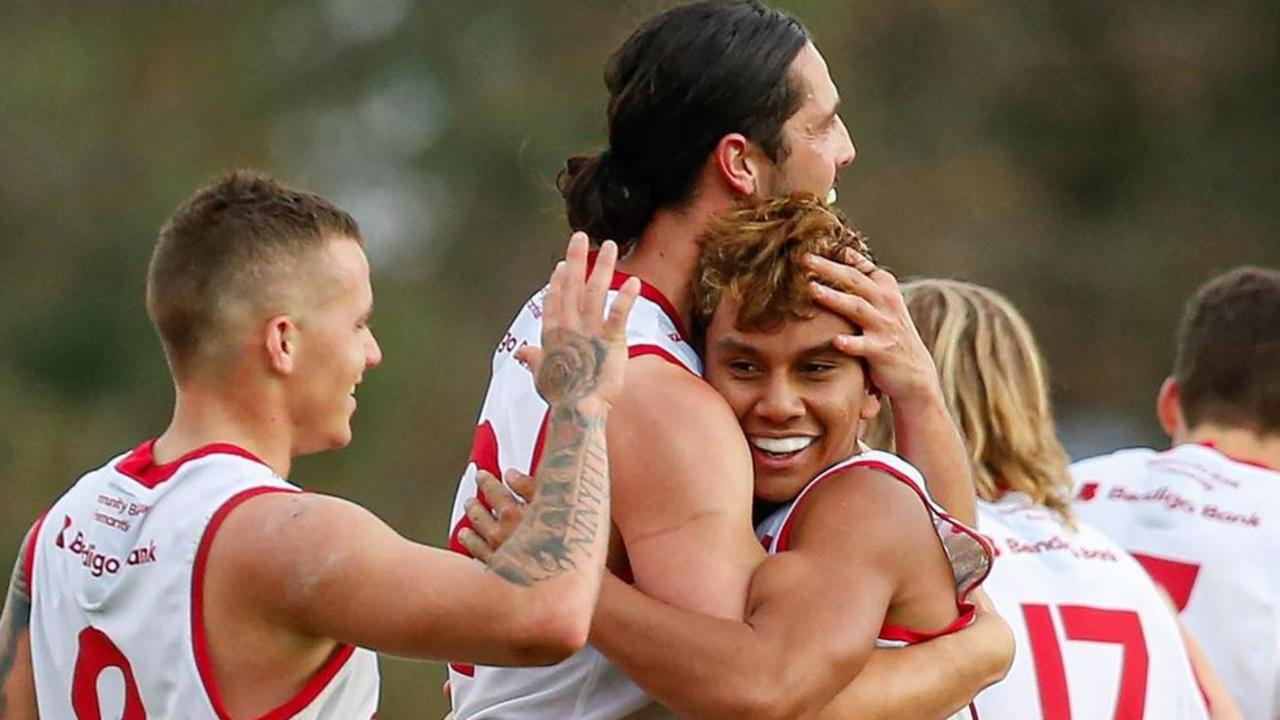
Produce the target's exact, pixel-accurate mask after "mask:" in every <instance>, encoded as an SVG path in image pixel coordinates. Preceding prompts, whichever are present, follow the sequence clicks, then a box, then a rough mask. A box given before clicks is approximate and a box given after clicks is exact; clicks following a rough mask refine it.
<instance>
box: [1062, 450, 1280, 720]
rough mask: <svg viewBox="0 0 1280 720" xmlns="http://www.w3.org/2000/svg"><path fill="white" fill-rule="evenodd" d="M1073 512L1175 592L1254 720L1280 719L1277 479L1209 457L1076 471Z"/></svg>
mask: <svg viewBox="0 0 1280 720" xmlns="http://www.w3.org/2000/svg"><path fill="white" fill-rule="evenodd" d="M1072 474H1073V476H1074V479H1075V483H1076V489H1077V492H1076V501H1075V504H1074V508H1075V511H1076V512H1077V513H1078V514H1079V515H1080V516H1081V517H1082V518H1084V519H1085V520H1087V521H1089V522H1090V523H1093V524H1094V525H1096V526H1097V527H1098V528H1099V529H1101V530H1102V531H1103V532H1105V533H1107V535H1109V536H1110V537H1111V539H1112V540H1114V541H1116V543H1118V544H1119V545H1120V546H1122V547H1124V548H1125V549H1126V550H1128V551H1129V552H1131V553H1134V554H1135V556H1136V557H1138V559H1139V560H1140V561H1142V562H1143V563H1144V564H1145V565H1147V566H1148V570H1149V571H1150V572H1151V573H1152V575H1153V576H1154V577H1155V578H1156V580H1157V581H1160V582H1161V583H1162V584H1164V585H1166V586H1167V587H1168V589H1169V593H1170V595H1171V596H1173V597H1174V598H1175V600H1176V601H1178V602H1179V604H1182V602H1183V601H1184V600H1185V603H1186V604H1185V607H1184V608H1183V610H1182V620H1183V622H1184V623H1186V625H1187V627H1189V628H1190V629H1191V631H1192V633H1193V634H1194V635H1195V636H1196V639H1197V640H1198V641H1199V642H1200V644H1201V645H1202V646H1203V648H1204V651H1205V653H1206V655H1208V657H1209V660H1210V662H1211V663H1212V665H1213V667H1214V669H1215V670H1217V672H1218V674H1219V675H1221V676H1222V679H1223V681H1224V682H1225V683H1226V685H1227V688H1228V689H1229V690H1230V692H1231V694H1232V696H1233V697H1234V698H1235V699H1236V701H1237V702H1238V703H1239V704H1240V707H1241V710H1242V711H1243V712H1244V716H1245V717H1246V718H1249V720H1254V719H1255V718H1256V719H1257V720H1277V719H1280V472H1276V471H1274V470H1269V469H1266V468H1262V467H1259V466H1256V465H1250V464H1246V463H1242V462H1237V461H1235V460H1232V459H1231V458H1228V457H1226V456H1225V455H1223V454H1222V453H1220V452H1218V451H1217V450H1214V449H1212V448H1209V447H1205V446H1203V445H1198V444H1184V445H1178V446H1177V447H1174V448H1172V449H1171V450H1167V451H1163V452H1157V451H1155V450H1148V449H1131V450H1121V451H1119V452H1116V453H1112V454H1111V455H1105V456H1102V457H1097V458H1092V459H1089V460H1084V461H1081V462H1078V463H1076V464H1075V465H1073V466H1072Z"/></svg>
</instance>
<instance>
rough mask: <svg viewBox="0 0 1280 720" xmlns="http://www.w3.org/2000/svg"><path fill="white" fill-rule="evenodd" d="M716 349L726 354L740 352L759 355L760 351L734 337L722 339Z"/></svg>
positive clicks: (718, 341)
mask: <svg viewBox="0 0 1280 720" xmlns="http://www.w3.org/2000/svg"><path fill="white" fill-rule="evenodd" d="M715 344H716V347H717V348H718V349H720V350H722V351H724V352H740V353H749V354H751V355H758V354H759V351H758V350H756V349H755V348H754V347H752V346H751V345H748V344H747V343H745V342H742V341H741V340H738V339H736V338H733V337H727V338H721V339H719V340H717V341H716V343H715Z"/></svg>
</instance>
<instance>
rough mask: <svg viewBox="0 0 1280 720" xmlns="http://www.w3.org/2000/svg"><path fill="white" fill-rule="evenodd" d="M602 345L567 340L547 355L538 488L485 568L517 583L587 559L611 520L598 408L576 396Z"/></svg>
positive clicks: (586, 389)
mask: <svg viewBox="0 0 1280 720" xmlns="http://www.w3.org/2000/svg"><path fill="white" fill-rule="evenodd" d="M604 352H605V348H604V346H603V344H602V343H600V342H599V341H592V340H588V339H585V338H567V339H565V341H564V342H563V344H562V345H561V346H560V347H558V348H557V350H556V351H555V352H553V353H551V354H550V355H548V356H547V357H546V358H545V359H544V360H543V364H542V368H541V371H540V372H539V374H538V387H539V391H541V392H542V394H543V396H544V397H546V398H547V399H548V400H549V401H550V402H551V410H550V413H551V416H550V418H549V419H548V425H547V436H546V443H545V445H544V446H543V447H544V450H543V456H542V461H541V464H540V465H539V467H538V468H536V473H537V474H536V479H537V490H536V491H535V493H534V496H533V500H532V501H531V502H530V503H529V507H528V508H527V510H526V512H525V515H524V518H523V519H522V520H521V522H520V525H519V526H518V527H517V528H516V530H515V532H514V533H512V535H511V538H510V539H509V540H508V541H507V542H506V543H505V544H504V545H503V546H502V547H501V548H500V549H499V550H498V551H497V552H496V553H494V555H493V557H492V558H490V559H489V567H490V569H492V570H493V571H494V572H496V573H498V574H499V575H501V576H502V577H504V578H506V579H507V580H509V581H511V582H513V583H516V584H518V585H525V586H528V585H532V584H534V583H537V582H541V581H543V580H549V579H551V578H554V577H556V576H558V575H560V574H561V573H564V572H567V571H570V570H573V569H575V568H577V567H578V563H579V561H581V560H583V559H585V558H589V557H590V555H591V552H592V547H593V546H595V545H597V544H598V543H600V542H602V540H601V538H602V536H603V533H604V532H605V528H607V527H608V521H609V458H608V452H607V448H606V445H605V418H606V411H605V410H604V408H603V407H594V406H591V405H590V404H588V403H583V402H580V401H581V400H583V399H584V398H585V397H586V396H587V394H589V393H590V392H591V390H592V389H593V388H594V387H595V386H596V384H597V383H598V377H599V373H600V370H601V366H602V365H603V362H604Z"/></svg>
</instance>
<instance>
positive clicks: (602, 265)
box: [582, 240, 618, 332]
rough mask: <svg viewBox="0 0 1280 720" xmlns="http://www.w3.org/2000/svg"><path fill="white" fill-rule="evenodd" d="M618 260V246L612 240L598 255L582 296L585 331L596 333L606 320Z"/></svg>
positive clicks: (604, 244)
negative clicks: (607, 300)
mask: <svg viewBox="0 0 1280 720" xmlns="http://www.w3.org/2000/svg"><path fill="white" fill-rule="evenodd" d="M617 260H618V246H617V244H615V243H614V242H613V241H612V240H606V241H604V243H603V244H602V245H601V246H600V252H598V253H596V264H595V267H594V268H592V270H591V277H589V278H587V287H586V290H585V292H583V295H582V316H583V319H584V322H585V326H584V328H583V329H584V330H586V331H588V332H594V331H595V330H596V328H598V327H600V323H601V322H602V320H603V318H604V301H605V298H606V297H607V296H608V295H609V285H610V283H612V281H613V268H614V266H615V265H616V264H617Z"/></svg>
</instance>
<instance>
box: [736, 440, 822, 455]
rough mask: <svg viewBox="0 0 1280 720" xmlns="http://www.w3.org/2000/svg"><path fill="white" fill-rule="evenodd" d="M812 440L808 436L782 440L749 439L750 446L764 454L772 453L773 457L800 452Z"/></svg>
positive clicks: (811, 442)
mask: <svg viewBox="0 0 1280 720" xmlns="http://www.w3.org/2000/svg"><path fill="white" fill-rule="evenodd" d="M813 440H814V438H812V437H808V436H798V437H783V438H766V437H753V438H751V444H752V445H755V446H756V447H758V448H760V449H761V450H763V451H765V452H768V453H774V454H775V455H783V454H786V453H793V452H800V451H801V450H803V449H805V448H807V447H809V446H810V445H812V444H813Z"/></svg>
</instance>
